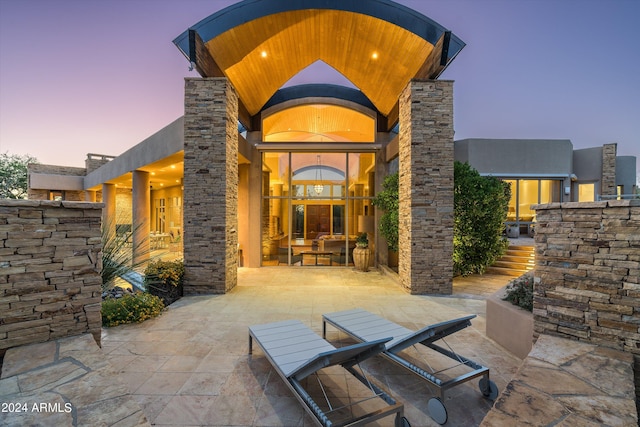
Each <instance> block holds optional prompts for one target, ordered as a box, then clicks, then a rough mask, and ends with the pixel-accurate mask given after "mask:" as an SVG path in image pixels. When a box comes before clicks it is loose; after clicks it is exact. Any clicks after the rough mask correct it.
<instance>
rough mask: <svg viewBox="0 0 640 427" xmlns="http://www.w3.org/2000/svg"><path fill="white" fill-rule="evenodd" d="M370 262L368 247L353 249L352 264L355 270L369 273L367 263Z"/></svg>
mask: <svg viewBox="0 0 640 427" xmlns="http://www.w3.org/2000/svg"><path fill="white" fill-rule="evenodd" d="M370 260H371V251H370V250H369V248H368V247H364V248H363V247H359V246H358V247H356V248H354V249H353V264H354V265H355V266H356V270H360V271H369V261H370Z"/></svg>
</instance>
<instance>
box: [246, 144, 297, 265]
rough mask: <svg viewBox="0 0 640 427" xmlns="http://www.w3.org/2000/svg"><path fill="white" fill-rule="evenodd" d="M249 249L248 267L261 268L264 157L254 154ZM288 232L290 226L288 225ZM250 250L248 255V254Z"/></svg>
mask: <svg viewBox="0 0 640 427" xmlns="http://www.w3.org/2000/svg"><path fill="white" fill-rule="evenodd" d="M248 206H249V210H248V213H247V218H248V220H249V239H248V241H249V247H248V248H247V249H245V250H244V253H243V255H244V257H245V262H246V264H245V265H246V266H247V267H260V265H261V263H262V250H261V248H262V231H261V230H262V227H261V223H262V219H261V218H262V213H261V212H262V157H261V155H260V154H259V153H254V156H253V159H252V161H251V164H250V165H249V201H248ZM286 227H287V228H286V230H288V227H289V225H288V224H287V225H286ZM247 250H248V253H247Z"/></svg>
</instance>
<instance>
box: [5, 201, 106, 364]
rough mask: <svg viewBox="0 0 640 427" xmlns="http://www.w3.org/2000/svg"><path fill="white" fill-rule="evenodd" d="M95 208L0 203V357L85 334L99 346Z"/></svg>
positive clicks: (98, 242) (70, 204) (68, 204)
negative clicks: (13, 350) (12, 350)
mask: <svg viewBox="0 0 640 427" xmlns="http://www.w3.org/2000/svg"><path fill="white" fill-rule="evenodd" d="M101 214H102V204H101V203H82V202H59V201H58V202H56V201H36V200H0V237H1V238H2V246H0V313H1V316H0V354H4V352H5V351H6V349H8V348H11V347H15V346H18V345H23V344H30V343H35V342H45V341H49V340H54V339H56V338H60V337H66V336H71V335H80V334H84V333H87V332H89V333H91V334H92V335H93V337H94V338H95V340H96V342H97V343H98V344H100V334H101V327H102V319H101V316H100V305H101V293H102V292H101V285H102V279H101V276H100V268H101V267H102V266H101V258H100V251H101V250H102V237H101V233H100V224H101V219H100V218H101Z"/></svg>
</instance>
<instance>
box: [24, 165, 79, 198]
mask: <svg viewBox="0 0 640 427" xmlns="http://www.w3.org/2000/svg"><path fill="white" fill-rule="evenodd" d="M31 173H36V174H38V173H42V174H51V175H66V176H85V175H86V174H87V170H86V169H85V168H77V167H73V166H56V165H43V164H41V163H30V164H29V165H28V166H27V182H31V180H30V179H29V175H30V174H31ZM50 190H59V188H50V189H46V190H42V189H38V190H35V189H32V188H31V186H29V188H28V189H27V198H28V199H29V200H49V191H50ZM85 197H86V196H85V192H84V191H65V200H71V201H77V202H81V201H84V200H85Z"/></svg>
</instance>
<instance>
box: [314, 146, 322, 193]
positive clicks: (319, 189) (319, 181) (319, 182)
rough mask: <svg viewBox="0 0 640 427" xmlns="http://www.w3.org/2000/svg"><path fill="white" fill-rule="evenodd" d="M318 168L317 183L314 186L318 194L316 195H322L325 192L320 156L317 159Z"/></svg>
mask: <svg viewBox="0 0 640 427" xmlns="http://www.w3.org/2000/svg"><path fill="white" fill-rule="evenodd" d="M317 162H318V164H317V167H316V183H315V185H314V186H313V191H315V192H316V195H318V196H319V195H321V194H322V192H323V191H324V185H322V165H321V163H320V155H319V154H318V158H317Z"/></svg>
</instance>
